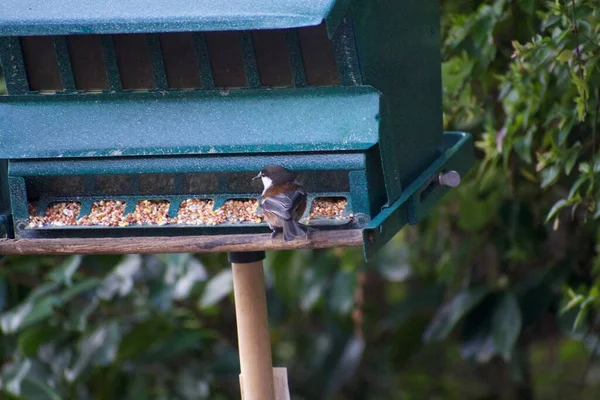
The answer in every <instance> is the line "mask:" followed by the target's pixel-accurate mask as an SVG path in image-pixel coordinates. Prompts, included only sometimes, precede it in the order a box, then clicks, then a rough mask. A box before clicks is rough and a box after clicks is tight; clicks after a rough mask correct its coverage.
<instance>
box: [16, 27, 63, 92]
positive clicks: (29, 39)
mask: <svg viewBox="0 0 600 400" xmlns="http://www.w3.org/2000/svg"><path fill="white" fill-rule="evenodd" d="M21 47H22V51H23V59H24V61H25V69H26V71H27V78H28V80H29V88H30V89H31V90H35V91H60V90H62V89H63V85H62V83H61V80H60V71H59V69H58V60H57V58H56V50H55V48H54V37H52V36H24V37H22V38H21Z"/></svg>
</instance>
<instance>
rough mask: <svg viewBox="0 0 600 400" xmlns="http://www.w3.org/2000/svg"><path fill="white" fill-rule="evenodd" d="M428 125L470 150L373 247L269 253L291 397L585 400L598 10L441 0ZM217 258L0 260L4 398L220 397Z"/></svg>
mask: <svg viewBox="0 0 600 400" xmlns="http://www.w3.org/2000/svg"><path fill="white" fill-rule="evenodd" d="M441 7H442V16H443V19H442V25H443V55H444V63H443V65H442V71H443V76H444V121H445V125H446V128H447V129H449V130H464V131H469V132H472V133H473V134H474V135H475V138H476V141H477V149H478V150H477V152H478V156H479V160H480V161H479V163H478V165H477V168H476V170H475V171H474V172H473V173H472V174H471V176H469V177H467V178H466V179H465V180H464V182H465V183H464V184H463V185H462V186H461V187H460V188H459V189H457V190H456V191H454V193H452V194H451V195H449V196H448V198H447V199H445V201H444V203H443V204H442V205H441V206H440V207H438V208H437V209H436V210H435V212H434V213H433V215H431V216H430V217H429V218H428V219H427V220H426V221H424V222H422V223H421V224H419V225H418V226H416V227H412V228H407V229H405V230H404V231H403V232H401V233H400V234H399V235H398V236H397V237H396V238H395V239H394V241H393V243H390V245H388V246H387V247H386V248H385V249H384V251H383V252H382V253H381V254H380V255H379V256H378V257H377V259H376V260H373V261H372V262H370V263H368V264H366V263H363V262H362V261H361V260H362V256H361V254H360V253H359V252H358V251H355V250H331V251H298V252H294V253H291V252H278V253H273V254H269V256H268V260H267V262H266V264H267V265H266V270H267V284H268V293H267V295H268V302H269V312H270V324H271V328H272V343H273V355H274V358H275V362H276V364H277V365H281V366H287V367H288V369H289V375H290V385H291V389H292V392H293V395H294V398H297V399H328V398H331V399H375V400H377V399H532V398H540V399H575V398H577V399H585V398H589V399H592V398H596V395H595V393H596V391H597V390H598V389H599V386H598V380H599V378H598V376H599V374H598V372H599V371H600V369H599V365H598V363H597V362H596V360H595V357H596V356H597V355H598V352H599V347H598V346H599V343H600V337H599V334H600V328H599V325H598V320H599V318H598V303H599V299H598V290H599V287H600V281H599V279H598V270H599V268H600V259H599V258H598V240H599V238H600V231H599V230H598V224H597V219H598V217H600V203H599V200H600V196H598V184H597V182H598V179H596V178H597V177H598V174H599V172H600V158H599V157H600V156H598V154H597V149H598V145H599V143H597V139H596V134H597V131H598V127H599V111H600V102H599V101H600V96H599V90H600V89H599V88H600V74H599V61H600V22H599V21H600V7H598V3H597V0H556V1H554V0H553V1H540V0H521V1H508V0H495V1H491V0H487V1H474V0H462V1H458V0H444V1H442V2H441ZM226 266H227V262H226V258H225V256H224V255H223V254H215V255H206V256H204V255H203V256H194V255H159V256H125V257H122V256H102V257H68V258H56V257H7V258H5V259H4V260H2V261H0V267H1V269H0V311H1V315H0V329H1V336H0V338H1V345H0V360H2V361H1V373H0V387H1V389H0V390H1V391H2V393H3V396H4V397H3V398H7V399H27V400H29V399H32V400H34V399H36V400H37V399H39V400H46V399H48V400H58V399H81V400H85V399H136V400H144V399H185V400H188V399H189V400H192V399H237V398H239V390H238V378H237V374H238V373H239V362H238V358H237V351H236V342H237V340H236V330H235V315H234V313H233V299H232V294H231V291H232V281H231V274H230V271H229V269H227V267H226Z"/></svg>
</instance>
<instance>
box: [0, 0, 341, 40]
mask: <svg viewBox="0 0 600 400" xmlns="http://www.w3.org/2000/svg"><path fill="white" fill-rule="evenodd" d="M349 2H350V1H349V0H337V1H336V0H217V1H215V0H194V1H190V0H154V1H147V0H127V1H123V0H105V1H96V0H47V1H39V0H4V1H2V2H0V36H26V35H68V34H116V33H151V32H180V31H221V30H251V29H284V28H297V27H302V26H311V25H318V24H320V23H321V22H322V21H323V20H326V21H327V23H328V27H329V31H330V32H333V31H335V26H336V25H337V23H338V22H339V20H340V19H341V18H342V17H343V15H344V13H345V9H346V8H347V6H348V3H349ZM332 28H333V29H332Z"/></svg>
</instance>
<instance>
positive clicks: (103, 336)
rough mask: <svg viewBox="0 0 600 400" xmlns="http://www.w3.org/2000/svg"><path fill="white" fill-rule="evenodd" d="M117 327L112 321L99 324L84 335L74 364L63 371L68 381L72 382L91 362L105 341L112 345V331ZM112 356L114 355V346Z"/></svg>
mask: <svg viewBox="0 0 600 400" xmlns="http://www.w3.org/2000/svg"><path fill="white" fill-rule="evenodd" d="M118 329H119V327H118V324H117V322H114V321H112V322H110V323H108V324H106V325H101V326H100V327H99V328H97V329H96V330H95V331H93V332H92V333H90V334H88V335H86V336H84V337H83V338H82V339H81V341H80V342H79V346H78V347H79V355H78V357H77V359H76V360H75V364H74V365H73V367H72V368H67V369H66V370H65V372H64V374H65V379H66V380H67V381H68V382H74V381H75V380H76V379H77V378H78V377H79V376H80V375H81V373H82V372H83V371H84V370H85V369H86V368H87V367H88V366H89V365H90V364H91V363H92V361H93V360H94V358H95V357H96V356H97V354H98V353H99V351H100V350H101V349H102V347H103V346H105V342H108V343H109V346H112V345H113V343H112V341H113V340H112V337H113V336H114V331H115V330H118ZM114 356H116V348H115V350H114ZM113 359H114V357H113Z"/></svg>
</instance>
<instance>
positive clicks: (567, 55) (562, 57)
mask: <svg viewBox="0 0 600 400" xmlns="http://www.w3.org/2000/svg"><path fill="white" fill-rule="evenodd" d="M571 58H573V51H572V50H563V51H561V52H560V54H559V55H558V57H556V60H557V61H560V62H561V63H563V64H564V63H566V62H567V61H569V60H570V59H571Z"/></svg>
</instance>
